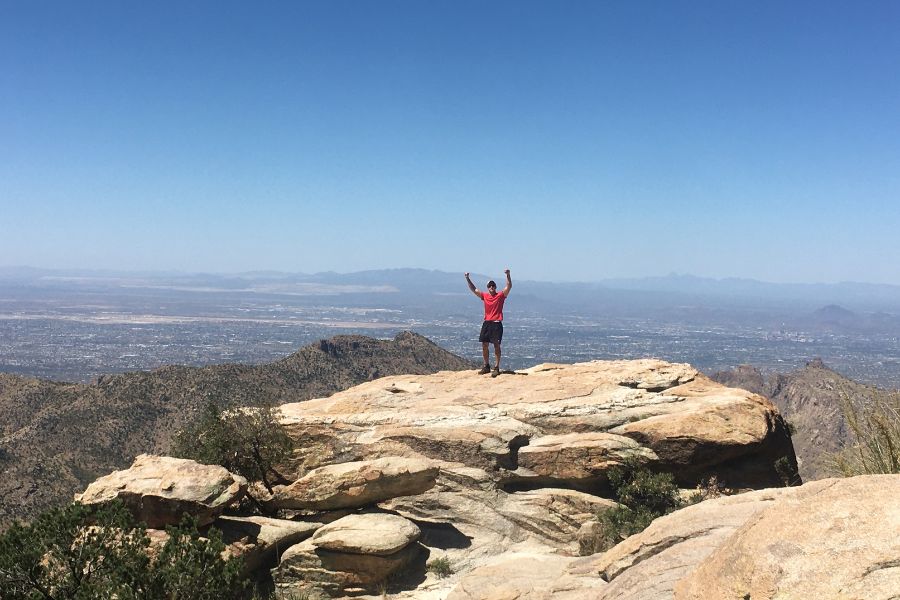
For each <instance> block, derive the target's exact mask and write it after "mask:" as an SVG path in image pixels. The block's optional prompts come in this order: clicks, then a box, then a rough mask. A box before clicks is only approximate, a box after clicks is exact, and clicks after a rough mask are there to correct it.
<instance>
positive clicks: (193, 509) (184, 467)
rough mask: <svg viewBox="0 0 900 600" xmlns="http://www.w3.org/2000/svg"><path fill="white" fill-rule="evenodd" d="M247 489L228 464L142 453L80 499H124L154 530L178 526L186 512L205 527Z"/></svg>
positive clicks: (97, 502)
mask: <svg viewBox="0 0 900 600" xmlns="http://www.w3.org/2000/svg"><path fill="white" fill-rule="evenodd" d="M246 489H247V481H246V480H245V479H244V478H243V477H241V476H239V475H234V474H232V473H229V472H228V471H227V470H226V469H225V468H223V467H219V466H210V465H201V464H200V463H197V462H194V461H192V460H186V459H181V458H171V457H168V456H152V455H148V454H141V455H140V456H138V457H137V458H136V459H135V460H134V463H133V464H132V465H131V467H130V468H128V469H125V470H122V471H114V472H113V473H110V474H109V475H106V476H104V477H101V478H100V479H98V480H96V481H95V482H94V483H92V484H90V485H89V486H88V487H87V489H86V490H85V491H84V493H82V494H79V495H76V496H75V500H76V501H79V502H81V503H83V504H89V505H91V504H93V505H102V504H107V503H109V502H112V501H113V500H115V499H119V500H121V501H122V502H123V503H124V504H125V506H126V507H127V508H128V510H129V511H131V513H132V515H134V518H135V519H136V520H137V521H139V522H143V523H145V524H146V525H147V527H149V528H151V529H162V528H164V527H165V526H166V525H175V524H177V523H179V522H180V521H181V520H182V518H183V517H184V515H185V514H189V515H192V516H194V517H195V518H196V519H197V521H198V525H199V526H201V527H202V526H203V525H207V524H209V523H211V522H212V521H213V520H214V519H215V518H216V517H217V516H218V515H219V514H221V513H222V511H223V510H224V509H225V508H226V507H227V506H229V505H230V504H232V503H234V502H236V501H237V500H239V499H240V498H241V497H242V496H243V495H244V492H245V491H246Z"/></svg>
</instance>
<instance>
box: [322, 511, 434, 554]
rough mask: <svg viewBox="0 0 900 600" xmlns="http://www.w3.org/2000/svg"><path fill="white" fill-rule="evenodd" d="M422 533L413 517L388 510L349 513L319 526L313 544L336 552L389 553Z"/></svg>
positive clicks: (412, 540)
mask: <svg viewBox="0 0 900 600" xmlns="http://www.w3.org/2000/svg"><path fill="white" fill-rule="evenodd" d="M420 535H421V531H420V530H419V528H418V527H416V524H415V523H413V522H412V521H410V520H409V519H404V518H403V517H400V516H397V515H390V514H384V513H370V514H358V515H347V516H346V517H344V518H342V519H338V520H337V521H334V522H333V523H329V524H328V525H325V526H324V527H322V528H321V529H319V530H318V531H317V532H316V533H315V534H314V535H313V536H312V539H311V542H312V544H313V546H315V547H316V548H321V549H323V550H330V551H332V552H347V553H350V554H375V555H377V556H386V555H389V554H393V553H395V552H398V551H399V550H402V549H403V548H405V547H407V546H408V545H410V544H411V543H413V542H414V541H416V540H417V539H419V536H420Z"/></svg>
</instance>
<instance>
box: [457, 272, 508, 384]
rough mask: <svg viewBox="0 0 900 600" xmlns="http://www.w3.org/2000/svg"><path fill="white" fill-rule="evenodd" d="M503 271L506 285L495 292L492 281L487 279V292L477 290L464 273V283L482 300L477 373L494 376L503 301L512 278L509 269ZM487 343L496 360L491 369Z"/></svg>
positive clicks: (496, 365)
mask: <svg viewBox="0 0 900 600" xmlns="http://www.w3.org/2000/svg"><path fill="white" fill-rule="evenodd" d="M503 272H504V273H506V287H505V288H503V291H502V292H500V293H497V284H496V283H494V282H493V281H488V284H487V289H488V291H487V292H482V291H480V290H478V289H477V288H476V287H475V284H474V283H472V280H471V279H469V274H468V273H466V283H468V284H469V289H470V290H472V293H473V294H475V295H476V296H478V299H479V300H481V301H482V302H484V323H482V325H481V334H480V335H479V336H478V341H479V342H481V354H482V356H483V357H484V366H483V367H481V370H480V371H478V374H479V375H484V374H485V373H490V374H491V377H496V376H497V375H499V374H500V342H501V341H502V340H503V303H504V302H506V297H507V296H509V290H511V289H512V279H510V277H509V269H506V270H505V271H503ZM488 344H493V345H494V357H495V358H496V361H497V362H496V364H495V365H494V370H493V371H491V363H490V349H489V348H488Z"/></svg>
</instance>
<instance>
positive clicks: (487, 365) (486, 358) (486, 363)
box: [479, 342, 491, 375]
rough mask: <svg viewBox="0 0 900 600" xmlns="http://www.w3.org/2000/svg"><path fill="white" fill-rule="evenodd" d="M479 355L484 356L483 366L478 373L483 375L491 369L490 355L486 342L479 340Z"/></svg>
mask: <svg viewBox="0 0 900 600" xmlns="http://www.w3.org/2000/svg"><path fill="white" fill-rule="evenodd" d="M481 355H482V356H483V357H484V366H482V367H481V371H479V373H481V374H482V375H484V374H485V373H487V372H488V371H490V370H491V365H490V362H491V355H490V351H489V350H488V342H481Z"/></svg>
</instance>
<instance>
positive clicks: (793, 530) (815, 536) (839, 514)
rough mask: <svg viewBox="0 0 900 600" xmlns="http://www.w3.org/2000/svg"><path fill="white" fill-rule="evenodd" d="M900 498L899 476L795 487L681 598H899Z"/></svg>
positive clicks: (707, 562)
mask: <svg viewBox="0 0 900 600" xmlns="http://www.w3.org/2000/svg"><path fill="white" fill-rule="evenodd" d="M898 497H900V476H897V475H880V476H867V477H853V478H849V479H826V480H822V481H818V482H814V483H811V484H807V485H805V486H803V487H800V488H794V489H792V490H791V491H790V492H789V493H786V494H784V495H783V496H782V497H781V498H779V499H778V500H777V501H776V502H774V503H773V504H772V506H771V507H769V508H767V509H766V510H764V511H761V512H759V513H757V514H755V515H753V516H752V517H751V518H750V519H748V520H747V522H746V523H744V525H743V526H742V527H741V528H740V529H739V530H738V531H736V532H735V533H734V534H733V535H732V536H730V537H729V538H728V539H727V540H725V541H724V543H722V544H721V545H720V546H719V547H718V548H716V549H715V551H713V552H712V553H711V554H710V555H709V556H707V557H706V558H705V559H704V560H703V561H701V562H700V564H699V566H698V567H697V568H696V569H694V570H693V571H692V572H691V573H689V574H688V575H687V576H686V577H684V578H683V579H681V580H680V581H679V582H678V583H676V584H675V599H676V600H701V599H703V598H710V597H719V598H728V597H734V598H753V600H774V599H776V598H787V597H792V598H847V599H848V600H850V599H858V600H863V599H865V600H889V599H892V598H897V597H898V595H900V539H898V537H897V532H898V531H900V502H898V501H897V498H898Z"/></svg>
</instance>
